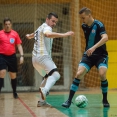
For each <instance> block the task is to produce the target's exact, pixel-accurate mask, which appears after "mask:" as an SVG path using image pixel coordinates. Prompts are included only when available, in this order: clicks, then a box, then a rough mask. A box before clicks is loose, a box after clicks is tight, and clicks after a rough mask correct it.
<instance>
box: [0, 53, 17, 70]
mask: <svg viewBox="0 0 117 117" xmlns="http://www.w3.org/2000/svg"><path fill="white" fill-rule="evenodd" d="M3 69H6V70H8V71H9V72H17V58H16V54H12V55H10V56H7V55H3V54H0V70H3Z"/></svg>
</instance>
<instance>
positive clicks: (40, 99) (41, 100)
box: [39, 93, 45, 102]
mask: <svg viewBox="0 0 117 117" xmlns="http://www.w3.org/2000/svg"><path fill="white" fill-rule="evenodd" d="M39 101H40V102H44V101H45V100H43V99H42V98H41V93H39Z"/></svg>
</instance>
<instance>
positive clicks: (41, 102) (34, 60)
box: [32, 57, 50, 107]
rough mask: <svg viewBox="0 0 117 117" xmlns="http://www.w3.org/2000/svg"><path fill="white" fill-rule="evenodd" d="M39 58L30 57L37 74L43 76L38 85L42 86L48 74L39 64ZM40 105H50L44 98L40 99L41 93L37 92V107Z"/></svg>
mask: <svg viewBox="0 0 117 117" xmlns="http://www.w3.org/2000/svg"><path fill="white" fill-rule="evenodd" d="M39 60H40V59H39V58H38V57H33V58H32V63H33V66H34V68H35V69H36V70H37V71H38V72H39V74H40V75H41V76H42V77H43V81H42V82H41V85H40V87H44V86H45V84H46V80H47V78H48V75H47V74H46V72H45V70H44V68H43V66H42V65H41V64H40V61H39ZM48 94H49V92H47V94H46V95H48ZM41 106H46V107H48V106H49V107H50V104H49V103H47V102H46V101H45V100H44V99H42V96H41V93H40V92H39V101H38V103H37V107H41Z"/></svg>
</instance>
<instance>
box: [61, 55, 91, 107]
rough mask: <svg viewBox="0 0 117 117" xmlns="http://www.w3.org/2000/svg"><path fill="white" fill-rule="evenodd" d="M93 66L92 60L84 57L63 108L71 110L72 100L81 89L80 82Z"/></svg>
mask: <svg viewBox="0 0 117 117" xmlns="http://www.w3.org/2000/svg"><path fill="white" fill-rule="evenodd" d="M92 66H93V65H92V64H91V60H90V59H89V57H87V55H83V57H82V60H81V62H80V64H79V67H78V71H77V73H76V76H75V78H74V80H73V83H72V84H71V87H70V92H69V97H68V100H67V101H66V102H64V103H63V104H62V106H63V107H66V108H69V106H70V105H71V102H72V98H73V96H74V94H75V92H76V91H77V90H78V88H79V84H80V80H81V79H82V78H83V77H84V75H85V74H86V73H87V72H88V71H89V70H90V68H91V67H92Z"/></svg>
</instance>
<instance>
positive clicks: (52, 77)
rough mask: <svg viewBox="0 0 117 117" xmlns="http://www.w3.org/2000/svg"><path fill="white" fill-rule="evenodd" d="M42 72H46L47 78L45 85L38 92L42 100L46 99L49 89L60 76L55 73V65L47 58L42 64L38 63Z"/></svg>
mask: <svg viewBox="0 0 117 117" xmlns="http://www.w3.org/2000/svg"><path fill="white" fill-rule="evenodd" d="M39 64H40V65H41V66H42V67H43V68H44V70H45V71H46V73H47V75H48V78H47V81H46V84H45V87H44V88H42V87H40V92H41V94H42V99H45V98H46V93H47V92H49V90H50V89H51V87H52V86H53V85H54V84H55V83H56V81H57V80H58V79H59V78H60V74H59V73H58V71H57V67H56V65H55V63H54V62H53V61H52V59H51V58H50V57H49V56H46V57H44V58H43V62H41V63H39Z"/></svg>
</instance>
